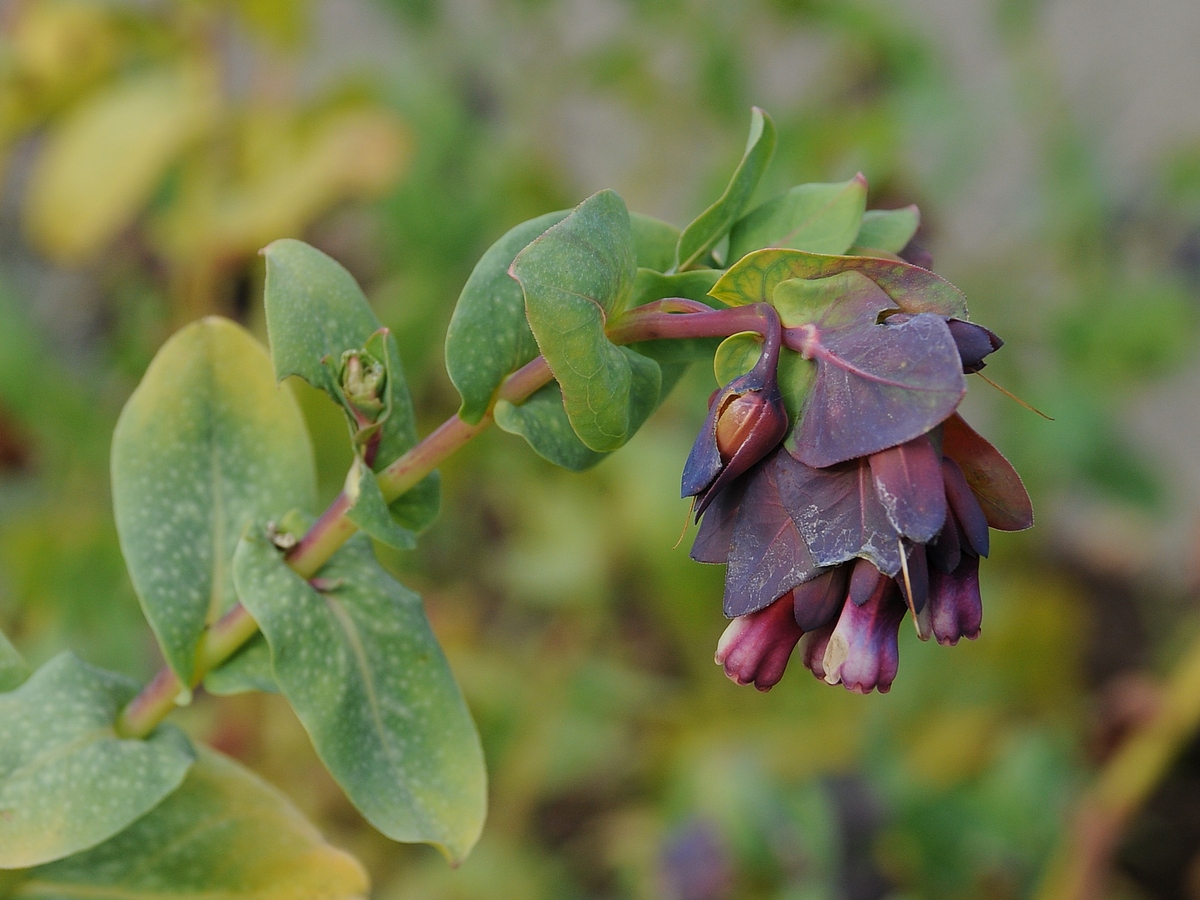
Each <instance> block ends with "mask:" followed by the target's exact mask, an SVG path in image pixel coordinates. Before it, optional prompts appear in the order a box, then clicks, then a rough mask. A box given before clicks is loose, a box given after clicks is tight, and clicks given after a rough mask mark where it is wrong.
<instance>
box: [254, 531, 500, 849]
mask: <svg viewBox="0 0 1200 900" xmlns="http://www.w3.org/2000/svg"><path fill="white" fill-rule="evenodd" d="M234 578H235V580H236V582H237V587H238V595H239V596H240V597H241V598H242V603H244V604H245V606H246V608H247V609H248V610H249V611H250V614H251V615H253V616H254V619H255V621H257V622H258V624H259V626H260V627H261V628H262V631H263V634H265V635H266V637H267V643H268V644H270V647H271V658H272V663H273V666H274V671H275V678H276V680H277V681H278V682H279V686H280V688H281V689H282V691H283V693H284V695H285V696H286V697H287V698H288V701H289V702H290V703H291V704H292V707H293V708H294V709H295V710H296V714H297V715H298V716H299V718H300V721H301V722H302V723H303V724H304V727H305V728H306V729H307V730H308V733H309V736H310V737H311V738H312V741H313V745H314V747H315V748H316V750H317V754H318V755H319V756H320V757H321V759H322V761H323V762H324V763H325V765H326V766H327V767H328V768H329V771H330V772H331V773H332V774H333V777H334V778H335V779H337V781H338V783H339V784H340V785H341V786H342V788H343V789H344V790H345V791H346V794H347V796H349V798H350V800H351V801H352V802H353V803H354V805H355V806H356V807H358V809H359V811H361V812H362V814H363V815H364V816H365V817H366V818H367V820H368V821H369V822H370V823H371V824H372V825H374V826H375V827H376V828H378V829H379V830H380V831H382V832H383V833H384V834H386V835H387V836H388V837H390V838H392V839H394V840H398V841H408V842H415V841H421V842H426V843H431V844H434V845H436V846H437V847H438V848H439V849H440V850H442V852H444V853H445V854H446V856H448V857H449V858H450V859H451V860H454V861H458V860H461V859H462V858H463V857H464V856H466V854H467V852H468V851H469V850H470V849H471V847H472V846H473V845H474V843H475V841H476V840H477V839H478V838H479V833H480V830H481V829H482V827H483V817H484V811H485V808H486V801H487V790H486V773H485V771H484V765H483V751H482V749H481V748H480V744H479V736H478V734H477V733H476V731H475V725H474V723H473V722H472V721H471V715H470V713H469V712H468V711H467V706H466V702H465V701H464V700H463V697H462V694H461V693H460V692H459V689H458V685H457V684H456V683H455V681H454V676H453V675H452V674H451V672H450V667H449V665H448V664H447V662H446V658H445V656H444V655H443V654H442V650H441V648H440V647H439V646H438V643H437V640H436V638H435V637H434V635H433V632H432V631H431V630H430V627H429V622H428V621H427V620H426V618H425V612H424V609H423V608H422V604H421V598H420V597H418V596H417V595H416V594H414V593H413V592H412V591H410V590H408V589H407V588H405V587H404V586H403V585H401V584H400V583H399V582H397V581H396V580H395V579H394V578H392V577H391V576H390V575H389V574H388V573H387V572H385V571H384V570H383V568H381V567H380V565H379V563H378V562H376V560H375V558H374V556H373V554H372V552H371V547H370V542H369V541H367V539H366V538H365V537H364V536H362V535H359V536H356V537H354V538H352V539H351V540H350V541H349V542H348V543H347V544H346V545H345V546H344V547H343V548H342V549H341V550H339V551H338V553H337V554H335V555H334V557H333V559H332V560H331V561H330V562H329V563H327V564H326V565H325V566H324V567H323V568H322V569H321V571H320V572H319V573H318V577H317V578H316V579H314V581H313V583H311V584H310V583H309V582H306V581H305V580H304V579H302V578H300V576H298V575H297V574H296V573H295V572H293V571H292V570H291V569H290V568H288V566H287V565H286V564H285V563H284V561H283V558H282V556H281V555H280V553H279V552H278V551H277V550H276V549H275V547H274V546H273V545H272V544H271V543H270V542H269V541H268V540H267V539H266V537H265V535H263V534H261V533H258V532H255V531H251V532H250V533H248V534H247V535H246V536H245V537H244V538H243V539H242V541H241V543H240V544H239V545H238V550H237V554H236V556H235V557H234ZM314 585H315V587H314ZM318 588H319V590H318Z"/></svg>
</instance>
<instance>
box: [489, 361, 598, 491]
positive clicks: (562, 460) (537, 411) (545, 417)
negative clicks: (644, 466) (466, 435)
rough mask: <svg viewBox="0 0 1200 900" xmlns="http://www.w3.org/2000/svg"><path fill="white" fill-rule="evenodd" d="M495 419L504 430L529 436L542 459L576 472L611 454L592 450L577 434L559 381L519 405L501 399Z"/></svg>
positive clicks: (527, 438)
mask: <svg viewBox="0 0 1200 900" xmlns="http://www.w3.org/2000/svg"><path fill="white" fill-rule="evenodd" d="M495 418H496V424H497V425H498V426H499V427H500V429H501V430H503V431H507V432H508V433H509V434H517V435H520V436H521V437H523V438H525V440H526V441H528V442H529V446H530V447H532V448H533V451H534V452H535V453H537V455H538V456H540V457H542V459H545V460H549V461H550V462H552V463H554V465H556V466H561V467H562V468H564V469H569V470H570V471H572V472H582V471H584V470H585V469H590V468H591V467H592V466H594V465H596V463H598V462H600V460H602V459H604V457H606V456H607V455H608V454H607V453H597V452H596V451H595V450H589V449H588V448H587V447H586V446H585V445H584V443H583V441H581V440H580V439H579V436H578V435H577V434H575V430H574V429H573V428H572V427H571V422H570V420H568V419H567V411H566V410H565V409H564V408H563V400H562V391H561V390H559V387H558V383H557V382H553V381H552V382H550V384H548V385H546V386H545V387H543V388H541V389H539V390H538V391H536V392H535V393H534V394H533V395H532V396H531V397H530V398H529V399H528V400H526V401H525V402H524V403H522V404H520V405H519V406H517V405H514V404H512V403H509V402H508V401H507V400H500V401H497V403H496V409H495Z"/></svg>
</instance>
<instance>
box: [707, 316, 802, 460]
mask: <svg viewBox="0 0 1200 900" xmlns="http://www.w3.org/2000/svg"><path fill="white" fill-rule="evenodd" d="M760 356H762V335H760V334H759V333H758V332H755V331H743V332H739V333H738V334H732V335H730V336H729V337H727V338H726V339H725V340H724V341H722V342H721V346H720V347H718V348H717V352H716V355H715V356H714V357H713V373H714V374H715V375H716V376H717V384H720V385H726V384H729V382H731V381H733V379H735V378H737V377H738V376H740V375H745V374H746V373H747V372H749V371H750V370H751V369H753V368H754V365H755V363H757V362H758V358H759V357H760ZM776 372H777V376H778V379H779V391H780V393H782V394H783V405H784V407H785V408H786V409H787V414H788V420H789V421H790V422H792V423H793V424H794V423H796V422H797V421H799V419H800V413H801V412H802V411H803V410H804V401H805V400H807V399H808V394H809V391H810V390H811V389H812V384H813V381H814V380H815V379H816V377H817V367H816V364H815V363H814V362H813V361H812V360H809V359H805V358H804V357H802V356H801V355H800V354H799V353H796V352H795V351H792V350H789V349H787V348H786V347H783V348H781V349H780V351H779V366H778V368H777V370H776ZM790 439H791V438H790V437H789V440H790Z"/></svg>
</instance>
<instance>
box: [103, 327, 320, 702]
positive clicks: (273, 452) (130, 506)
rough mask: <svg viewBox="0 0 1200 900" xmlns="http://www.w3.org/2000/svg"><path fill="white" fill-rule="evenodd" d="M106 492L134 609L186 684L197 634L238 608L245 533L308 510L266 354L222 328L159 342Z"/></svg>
mask: <svg viewBox="0 0 1200 900" xmlns="http://www.w3.org/2000/svg"><path fill="white" fill-rule="evenodd" d="M112 489H113V506H114V508H115V511H116V520H117V531H118V534H119V535H120V539H121V549H122V551H123V552H124V554H125V560H126V563H127V564H128V566H129V574H130V576H131V578H132V579H133V585H134V588H135V589H136V590H137V593H138V597H139V599H140V600H141V603H142V609H143V610H144V612H145V614H146V618H147V619H148V620H149V621H150V627H151V628H153V629H154V633H155V635H156V636H157V637H158V641H159V644H160V645H161V646H162V649H163V655H164V656H165V657H166V660H167V663H168V664H169V665H170V666H171V668H172V669H173V670H174V671H175V672H176V674H178V675H179V677H180V679H181V680H182V681H183V682H184V683H185V684H191V683H192V680H193V678H192V676H193V672H194V670H195V652H196V645H197V643H198V642H199V640H200V635H201V634H202V632H203V631H204V628H205V626H206V625H207V624H210V623H212V622H214V621H215V620H216V619H217V618H218V617H219V616H220V615H221V614H222V613H224V612H226V611H227V610H228V609H229V608H230V607H232V606H233V604H234V603H235V602H236V601H237V597H236V596H235V593H234V588H233V577H232V574H231V571H230V561H231V560H232V558H233V551H234V548H235V547H236V546H237V542H238V538H239V537H240V536H241V533H242V531H243V530H244V529H245V528H246V525H247V524H249V523H250V522H251V521H264V520H267V519H271V518H274V517H278V516H280V515H282V514H283V513H284V512H286V511H287V510H289V509H291V508H293V507H301V508H305V509H308V508H311V507H312V506H313V505H314V504H315V502H316V476H315V474H314V470H313V455H312V448H311V446H310V444H309V439H308V433H307V431H306V430H305V426H304V418H303V416H302V415H301V413H300V409H299V407H298V406H297V405H296V402H295V400H294V399H293V398H292V395H291V392H290V391H289V390H288V389H287V388H286V387H283V386H280V385H277V384H276V382H275V378H274V375H273V374H272V371H271V361H270V359H269V358H268V356H267V353H266V351H265V350H264V349H263V347H262V346H261V345H260V344H259V343H258V342H257V341H255V340H254V338H252V337H251V336H250V335H249V334H247V333H246V332H245V331H244V330H243V329H242V328H241V327H239V326H238V325H235V324H234V323H233V322H230V321H228V320H226V319H218V318H208V319H204V320H202V321H200V322H194V323H193V324H191V325H188V326H187V327H185V328H183V329H182V330H180V331H179V332H178V333H176V334H175V335H174V336H173V337H172V338H171V339H170V340H169V341H167V343H166V344H164V345H163V347H162V349H161V350H159V352H158V355H157V356H155V358H154V361H153V362H151V363H150V367H149V368H148V369H147V370H146V375H145V377H144V378H143V379H142V382H141V384H140V385H139V386H138V388H137V390H136V391H134V393H133V396H131V397H130V398H129V402H128V403H126V404H125V409H124V411H123V412H122V413H121V418H120V420H119V421H118V422H117V428H116V431H115V433H114V434H113V446H112Z"/></svg>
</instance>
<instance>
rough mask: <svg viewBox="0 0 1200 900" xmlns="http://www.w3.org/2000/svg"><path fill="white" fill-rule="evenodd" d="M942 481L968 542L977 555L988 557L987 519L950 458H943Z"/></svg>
mask: <svg viewBox="0 0 1200 900" xmlns="http://www.w3.org/2000/svg"><path fill="white" fill-rule="evenodd" d="M942 480H943V482H944V483H945V485H946V500H947V501H948V502H949V504H950V509H952V510H953V511H954V517H955V518H956V519H957V520H958V524H959V525H961V526H962V530H963V534H965V535H966V537H967V542H968V543H969V544H970V545H971V548H972V549H973V550H974V551H975V552H976V553H977V554H979V555H980V556H987V555H988V549H989V546H990V538H989V536H988V522H987V517H986V516H984V514H983V509H981V508H980V506H979V501H978V500H976V499H975V495H974V494H973V493H971V488H970V486H969V485H968V484H967V479H966V478H965V477H964V476H963V473H962V469H960V468H959V467H958V463H956V462H955V461H954V460H952V459H951V458H950V457H948V456H944V457H942Z"/></svg>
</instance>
